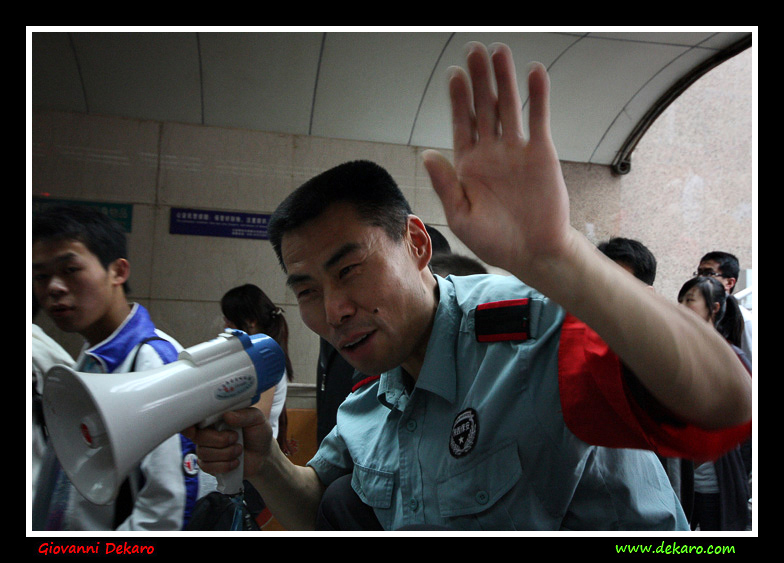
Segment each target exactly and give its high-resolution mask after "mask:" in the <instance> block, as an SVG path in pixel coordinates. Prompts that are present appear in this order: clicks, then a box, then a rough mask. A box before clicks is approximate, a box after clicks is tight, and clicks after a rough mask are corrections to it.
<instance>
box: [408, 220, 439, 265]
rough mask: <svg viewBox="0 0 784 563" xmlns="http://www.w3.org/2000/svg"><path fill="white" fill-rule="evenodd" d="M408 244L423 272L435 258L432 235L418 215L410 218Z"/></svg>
mask: <svg viewBox="0 0 784 563" xmlns="http://www.w3.org/2000/svg"><path fill="white" fill-rule="evenodd" d="M408 243H409V245H410V248H411V252H412V254H413V255H414V256H415V257H416V259H417V264H418V265H419V269H420V270H422V269H424V268H426V267H427V265H428V264H429V263H430V258H431V257H432V256H433V244H432V242H431V241H430V235H429V234H427V229H426V228H425V224H424V223H423V222H422V220H421V219H420V218H419V217H417V216H416V215H409V216H408Z"/></svg>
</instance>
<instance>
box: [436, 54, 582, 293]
mask: <svg viewBox="0 0 784 563" xmlns="http://www.w3.org/2000/svg"><path fill="white" fill-rule="evenodd" d="M467 67H468V73H470V76H469V74H467V73H466V72H465V71H464V70H463V69H459V68H457V69H453V70H452V71H451V72H452V74H451V76H450V80H449V90H450V97H451V101H452V122H453V129H454V153H455V162H454V166H453V165H452V164H450V163H449V161H448V160H447V159H446V158H445V157H444V156H443V155H441V154H440V153H438V152H437V151H425V153H424V154H423V157H424V163H425V167H426V169H427V171H428V173H429V174H430V178H431V181H432V183H433V187H434V189H435V190H436V192H437V193H438V195H439V197H440V198H441V202H442V204H443V206H444V210H445V213H446V218H447V221H448V223H449V227H450V228H451V229H452V231H453V232H454V233H455V234H456V235H457V236H458V237H459V238H460V239H461V240H462V241H463V242H464V243H465V244H466V245H467V246H468V247H469V248H470V249H471V250H473V251H474V252H475V253H476V255H477V256H478V257H479V258H481V259H482V260H484V261H485V262H487V263H488V264H492V265H494V266H498V267H500V268H504V269H506V270H507V271H509V272H511V273H513V274H515V275H517V276H519V277H521V278H522V279H526V277H527V274H533V272H534V271H535V270H536V268H537V267H539V266H544V264H543V263H542V262H541V261H542V260H544V261H545V262H546V261H547V260H548V259H550V258H557V257H558V256H559V255H560V254H561V253H562V252H563V251H564V250H565V249H566V247H567V246H568V241H569V238H570V235H571V232H572V230H571V227H570V225H569V200H568V195H567V192H566V186H565V184H564V180H563V175H562V173H561V167H560V163H559V161H558V156H557V154H556V151H555V147H554V146H553V142H552V138H551V135H550V123H549V121H550V115H549V112H550V109H549V88H550V85H549V77H548V76H547V72H546V70H545V69H544V67H543V66H542V65H541V64H533V65H532V67H531V70H530V72H529V76H528V89H529V96H530V111H529V131H528V137H527V138H526V136H525V134H524V130H523V117H522V105H521V100H520V95H519V92H518V88H517V78H516V73H515V66H514V61H513V60H512V54H511V52H510V50H509V48H508V47H507V46H506V45H502V44H495V45H491V47H490V50H489V51H488V49H486V48H485V46H484V45H481V44H479V43H472V44H469V46H468V55H467ZM494 79H495V83H496V85H497V88H494V85H493V81H494ZM526 281H527V280H526Z"/></svg>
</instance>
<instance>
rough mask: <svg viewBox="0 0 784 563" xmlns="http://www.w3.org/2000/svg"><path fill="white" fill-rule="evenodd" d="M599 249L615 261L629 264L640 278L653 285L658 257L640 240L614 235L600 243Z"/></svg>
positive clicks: (635, 275)
mask: <svg viewBox="0 0 784 563" xmlns="http://www.w3.org/2000/svg"><path fill="white" fill-rule="evenodd" d="M598 248H599V250H600V251H601V252H602V253H603V254H604V255H605V256H607V257H608V258H609V259H610V260H612V261H613V262H617V263H618V264H623V265H625V266H628V267H630V268H631V269H632V272H634V277H636V278H637V279H638V280H640V281H642V282H644V283H646V284H648V285H653V282H654V280H655V279H656V257H655V256H654V255H653V252H651V251H650V250H649V249H648V247H647V246H645V245H644V244H643V243H641V242H640V241H638V240H634V239H630V238H623V237H613V238H611V239H610V240H608V241H605V242H602V243H599V246H598Z"/></svg>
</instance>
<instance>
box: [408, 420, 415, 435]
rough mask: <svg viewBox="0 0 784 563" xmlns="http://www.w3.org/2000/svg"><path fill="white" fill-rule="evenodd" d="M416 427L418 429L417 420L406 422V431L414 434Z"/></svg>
mask: <svg viewBox="0 0 784 563" xmlns="http://www.w3.org/2000/svg"><path fill="white" fill-rule="evenodd" d="M416 427H417V423H416V420H409V421H408V422H406V430H408V431H409V432H413V431H414V430H416Z"/></svg>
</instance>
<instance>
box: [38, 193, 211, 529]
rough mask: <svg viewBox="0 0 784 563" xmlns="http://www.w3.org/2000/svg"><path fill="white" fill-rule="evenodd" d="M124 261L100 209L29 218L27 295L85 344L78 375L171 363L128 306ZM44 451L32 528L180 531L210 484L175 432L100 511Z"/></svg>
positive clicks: (170, 352)
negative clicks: (31, 294)
mask: <svg viewBox="0 0 784 563" xmlns="http://www.w3.org/2000/svg"><path fill="white" fill-rule="evenodd" d="M126 256H127V252H126V241H125V234H124V233H123V231H122V230H121V228H120V227H119V225H118V224H117V223H116V222H115V221H113V220H112V219H110V218H109V217H108V216H106V215H104V214H103V213H101V212H98V211H95V210H92V209H90V208H86V207H63V208H56V209H52V210H47V211H45V212H43V213H41V214H40V215H39V216H37V217H35V218H34V223H33V246H32V263H33V290H34V293H35V296H36V298H37V299H38V301H39V303H40V304H41V308H42V309H44V311H45V312H46V314H47V315H49V316H50V317H51V318H52V319H53V321H54V322H55V324H56V325H57V326H58V327H59V328H60V329H62V330H64V331H67V332H77V333H79V334H80V335H82V336H83V337H84V338H85V345H84V348H83V349H82V352H81V353H80V355H79V358H78V359H77V362H76V365H75V370H76V371H79V372H92V373H124V372H131V371H144V370H148V369H153V368H156V367H159V366H161V365H164V364H166V363H169V362H172V361H174V360H176V359H177V354H178V353H179V351H180V350H182V346H180V344H179V343H177V341H176V340H174V339H173V338H171V337H170V336H168V335H166V334H164V333H163V332H162V331H159V330H157V329H156V328H155V325H154V324H153V322H152V320H151V319H150V316H149V314H148V313H147V310H146V309H145V308H144V307H142V306H141V305H139V304H132V303H129V302H128V301H127V299H126V290H127V280H128V277H129V275H130V265H129V263H128V260H127V258H126ZM128 430H129V431H130V432H132V431H133V429H132V428H129V429H128ZM48 449H49V450H50V451H49V452H48V455H47V456H45V457H44V461H43V462H42V468H41V470H40V472H39V479H38V483H37V484H36V487H35V498H34V499H33V528H34V529H42V530H91V531H94V530H181V529H182V528H183V527H184V526H185V525H186V524H187V522H188V519H189V517H190V512H191V510H192V508H193V505H194V504H195V502H196V500H197V499H198V498H199V497H200V496H202V495H203V494H206V492H209V491H210V490H214V489H215V485H216V481H215V479H214V477H212V476H210V475H206V474H203V473H201V472H200V471H199V469H198V465H197V464H196V463H195V455H194V445H193V443H191V442H190V441H189V440H188V439H187V438H185V437H183V436H181V435H175V436H172V437H171V438H168V439H167V440H166V441H164V442H163V443H162V444H161V445H160V446H158V447H157V448H156V449H155V450H153V451H152V452H150V453H149V454H148V455H147V456H146V457H145V458H144V459H143V460H142V462H141V464H140V466H139V468H138V470H137V471H135V472H134V473H133V474H132V475H131V476H130V477H129V479H128V481H127V482H126V483H125V484H124V485H123V487H122V488H121V490H120V494H119V495H118V499H117V501H115V502H114V503H113V504H110V505H106V506H103V505H101V506H99V505H95V504H92V503H90V502H89V501H88V500H87V499H85V498H84V497H82V496H81V495H80V494H79V493H78V491H77V490H76V489H75V488H74V487H73V485H72V484H71V483H70V482H68V479H67V477H66V476H65V474H64V472H62V469H61V468H60V467H59V463H58V462H57V459H56V458H55V456H54V454H53V452H52V451H51V450H52V448H51V446H50V447H49V448H48Z"/></svg>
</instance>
